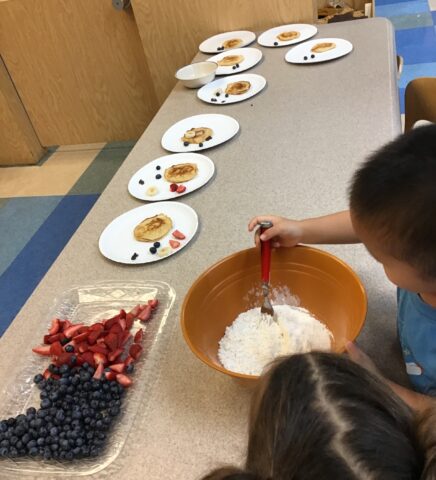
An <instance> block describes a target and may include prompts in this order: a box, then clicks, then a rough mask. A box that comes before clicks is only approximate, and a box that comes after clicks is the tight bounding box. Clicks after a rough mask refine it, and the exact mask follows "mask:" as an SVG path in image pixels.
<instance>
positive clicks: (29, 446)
mask: <svg viewBox="0 0 436 480" xmlns="http://www.w3.org/2000/svg"><path fill="white" fill-rule="evenodd" d="M35 447H36V441H35V440H30V442H27V448H28V449H29V450H30V449H31V448H35Z"/></svg>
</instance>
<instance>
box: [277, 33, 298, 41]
mask: <svg viewBox="0 0 436 480" xmlns="http://www.w3.org/2000/svg"><path fill="white" fill-rule="evenodd" d="M299 36H300V32H295V31H292V32H282V33H280V34H279V35H277V38H278V39H279V40H281V41H282V42H289V40H295V39H296V38H298V37H299Z"/></svg>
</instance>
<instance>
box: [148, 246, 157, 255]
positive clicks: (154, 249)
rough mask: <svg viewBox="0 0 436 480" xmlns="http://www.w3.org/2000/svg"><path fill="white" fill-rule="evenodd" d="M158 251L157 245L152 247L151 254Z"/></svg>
mask: <svg viewBox="0 0 436 480" xmlns="http://www.w3.org/2000/svg"><path fill="white" fill-rule="evenodd" d="M156 252H157V249H156V247H150V253H151V254H153V255H154V254H155V253H156Z"/></svg>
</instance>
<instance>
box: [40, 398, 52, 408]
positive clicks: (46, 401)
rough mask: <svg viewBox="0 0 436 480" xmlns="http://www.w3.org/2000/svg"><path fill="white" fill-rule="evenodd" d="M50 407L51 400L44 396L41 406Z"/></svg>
mask: <svg viewBox="0 0 436 480" xmlns="http://www.w3.org/2000/svg"><path fill="white" fill-rule="evenodd" d="M50 407H51V402H50V400H49V399H48V398H44V400H42V402H41V408H50Z"/></svg>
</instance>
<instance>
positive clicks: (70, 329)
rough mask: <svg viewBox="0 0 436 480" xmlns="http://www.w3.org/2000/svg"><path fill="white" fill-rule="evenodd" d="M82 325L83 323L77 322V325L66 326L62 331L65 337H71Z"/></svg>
mask: <svg viewBox="0 0 436 480" xmlns="http://www.w3.org/2000/svg"><path fill="white" fill-rule="evenodd" d="M82 327H83V323H78V324H77V325H71V327H68V328H66V329H65V330H64V331H63V333H64V335H65V336H66V337H67V338H73V337H74V335H75V334H76V333H77V332H78V331H79V330H80V329H81V328H82Z"/></svg>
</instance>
